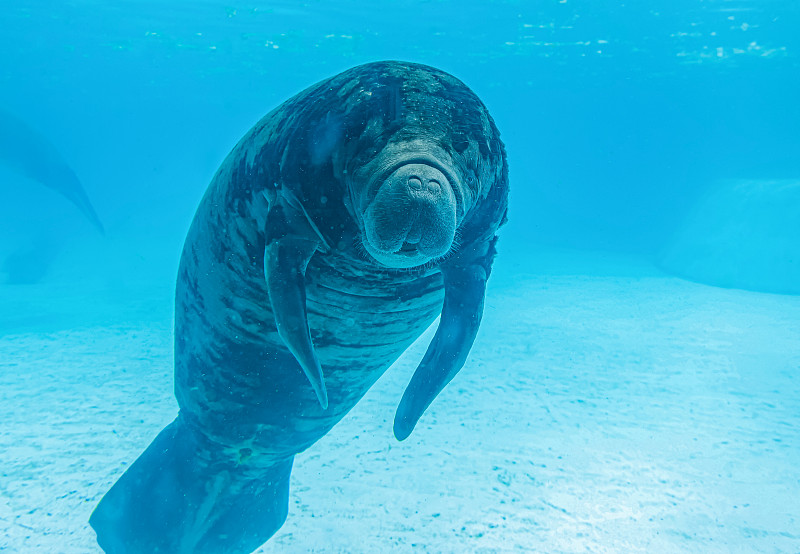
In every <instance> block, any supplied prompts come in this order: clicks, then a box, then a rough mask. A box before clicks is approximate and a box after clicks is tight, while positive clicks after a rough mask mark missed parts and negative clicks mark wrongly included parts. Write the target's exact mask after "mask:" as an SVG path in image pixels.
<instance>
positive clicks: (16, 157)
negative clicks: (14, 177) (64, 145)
mask: <svg viewBox="0 0 800 554" xmlns="http://www.w3.org/2000/svg"><path fill="white" fill-rule="evenodd" d="M0 163H3V164H4V165H7V166H8V167H10V168H12V169H14V170H16V171H19V172H20V173H22V174H24V175H25V176H27V177H29V178H30V179H33V180H34V181H38V182H39V183H41V184H43V185H44V186H46V187H48V188H51V189H53V190H55V191H57V192H59V193H60V194H62V195H64V197H65V198H67V199H68V200H69V201H70V202H72V203H73V204H74V205H75V206H76V207H77V208H78V209H79V210H80V211H81V213H82V214H83V215H84V217H86V219H88V220H89V222H91V224H92V225H94V227H95V228H96V229H97V230H98V231H100V232H101V233H104V230H103V224H102V223H101V222H100V218H98V217H97V213H96V212H95V211H94V208H93V207H92V204H91V202H89V197H88V196H87V195H86V192H85V191H84V190H83V186H82V185H81V182H80V181H79V180H78V177H77V176H76V175H75V172H73V171H72V168H70V167H69V165H67V162H65V161H64V159H63V158H62V157H61V154H59V153H58V150H56V148H55V146H53V145H52V144H51V143H50V141H48V140H47V139H46V138H45V137H44V136H42V135H41V134H39V133H37V132H36V131H34V130H33V129H31V128H30V127H29V126H28V125H26V124H25V123H23V122H22V121H20V120H19V119H17V118H16V117H14V116H12V115H11V114H9V113H6V112H3V111H0Z"/></svg>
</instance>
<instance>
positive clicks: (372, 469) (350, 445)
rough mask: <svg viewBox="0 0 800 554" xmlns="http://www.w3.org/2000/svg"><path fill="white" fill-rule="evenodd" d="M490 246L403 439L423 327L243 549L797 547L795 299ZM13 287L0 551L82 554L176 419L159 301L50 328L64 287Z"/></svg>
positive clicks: (3, 349)
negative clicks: (399, 427)
mask: <svg viewBox="0 0 800 554" xmlns="http://www.w3.org/2000/svg"><path fill="white" fill-rule="evenodd" d="M501 254H502V252H501ZM512 258H514V257H513V256H512V257H509V258H507V259H506V261H504V262H501V265H500V266H498V268H497V269H496V276H495V278H494V281H493V283H492V286H491V287H490V288H491V290H490V295H491V296H490V298H489V300H488V302H487V308H486V315H485V318H484V325H483V328H482V330H481V333H480V335H479V338H478V342H477V344H476V346H475V348H474V350H473V353H472V355H471V357H470V359H469V361H468V364H467V367H465V369H464V370H463V371H462V372H461V374H460V375H459V376H458V377H457V378H456V380H455V381H454V382H453V383H452V384H451V385H450V386H449V387H448V388H447V389H446V390H445V391H444V392H443V393H442V395H440V397H439V398H438V399H437V400H436V402H435V403H434V405H433V406H432V408H431V409H430V411H429V412H428V413H427V414H426V415H425V416H424V418H423V419H422V421H421V422H420V424H419V426H418V427H417V429H416V430H415V432H414V434H413V435H412V436H411V438H409V439H408V440H407V441H406V442H404V443H398V442H397V441H395V439H394V438H393V436H392V432H391V422H392V418H393V416H394V410H395V407H396V405H397V402H398V400H399V398H400V396H401V394H402V391H403V388H404V387H405V384H406V383H407V381H408V379H409V377H410V374H411V373H412V372H413V370H414V367H415V365H416V362H417V361H418V360H419V358H420V357H421V355H422V353H423V351H424V348H425V346H426V344H427V340H429V338H430V332H429V333H428V335H427V336H426V337H423V339H422V340H420V341H418V342H417V343H416V344H415V345H414V346H413V347H412V348H411V349H410V350H409V352H408V353H407V354H406V355H405V356H404V357H403V358H402V359H401V360H400V361H398V363H397V364H396V365H395V366H394V367H393V368H392V369H391V370H390V371H389V372H388V373H387V374H386V376H385V377H384V378H383V379H382V380H381V381H379V383H378V384H377V385H376V386H375V387H374V388H373V390H372V391H370V393H369V394H368V395H367V396H366V397H365V398H364V400H363V401H362V402H361V403H360V404H359V405H358V406H357V407H356V408H355V409H354V410H353V412H352V413H351V414H350V415H349V416H348V417H347V418H346V419H345V420H344V421H342V423H341V424H340V425H339V426H337V427H336V428H335V429H334V431H333V432H331V433H330V434H329V435H328V436H327V437H325V438H324V439H323V440H321V441H320V442H319V443H317V444H316V445H314V446H313V447H312V448H311V449H310V450H309V451H307V452H305V453H303V454H301V455H300V456H298V458H297V461H296V463H295V468H294V471H293V474H292V493H291V505H290V515H289V520H288V521H287V523H286V525H285V526H284V527H283V528H282V529H281V530H280V531H279V532H278V533H277V534H276V535H275V536H274V537H273V538H272V539H271V541H270V542H269V543H268V545H267V546H265V547H263V548H262V549H261V550H259V552H287V551H288V552H306V551H308V552H389V551H395V552H410V551H412V550H415V551H427V552H454V553H455V552H510V551H519V552H524V551H541V552H587V551H591V552H681V551H693V552H756V551H757V552H798V551H800V297H792V296H778V295H769V294H761V293H752V292H745V291H739V290H725V289H718V288H713V287H707V286H703V285H697V284H693V283H689V282H686V281H681V280H678V279H674V278H670V277H666V276H663V275H661V274H659V273H657V272H656V271H655V270H652V269H650V268H649V267H648V266H644V265H639V264H635V263H634V264H631V263H628V262H625V261H622V262H620V261H618V260H613V259H610V260H608V259H606V260H603V259H602V258H598V257H597V256H593V257H587V258H585V259H583V260H578V261H577V262H576V261H575V260H574V259H572V257H571V256H570V255H561V256H555V257H552V256H551V257H549V258H548V259H547V261H543V262H541V263H540V266H539V267H532V268H530V267H529V268H522V267H521V266H519V264H518V263H515V262H514V261H513V260H512ZM516 259H517V260H518V259H520V258H519V257H516ZM502 264H505V265H502ZM523 270H524V271H526V273H525V274H524V275H522V274H521V272H522V271H523ZM20 290H21V289H20V288H19V287H17V288H11V287H4V288H2V289H0V317H2V319H3V321H0V330H2V331H3V332H4V333H5V334H4V335H2V336H0V417H1V418H2V420H1V423H0V425H1V426H0V550H7V551H9V552H24V553H28V552H48V553H50V552H62V553H72V552H75V553H87V552H95V551H98V550H99V549H98V548H97V546H96V544H95V543H94V534H93V532H92V531H91V529H90V528H89V527H88V525H87V519H88V517H89V514H90V512H91V510H92V509H93V507H94V505H95V504H96V502H97V501H98V500H99V499H100V497H101V496H102V495H103V494H104V492H105V491H106V490H107V489H108V487H109V486H110V485H111V484H112V482H113V481H114V480H115V479H116V478H117V477H118V476H119V474H120V473H121V472H122V471H123V470H124V469H125V467H126V464H128V463H130V462H132V461H133V459H134V458H135V457H136V456H137V455H138V454H139V452H140V451H141V450H142V449H144V447H145V446H146V445H147V444H148V443H149V441H150V440H151V439H152V438H153V437H154V436H155V435H156V434H157V433H158V431H159V430H160V429H161V427H162V426H163V425H165V424H166V423H168V422H169V421H170V420H171V419H172V418H173V417H174V415H175V413H176V410H177V407H176V404H175V401H174V399H173V397H172V383H171V354H172V336H171V335H172V332H171V322H170V318H169V310H168V308H169V305H168V303H169V302H170V299H169V298H168V295H167V294H166V293H165V292H164V289H163V287H162V288H159V289H158V291H157V292H154V293H153V294H152V295H151V296H150V297H147V295H144V293H142V294H141V295H139V296H136V295H133V296H131V295H129V296H128V297H127V301H130V300H132V299H135V300H136V303H137V305H138V306H140V307H141V306H144V307H143V308H141V309H139V308H136V309H133V308H132V309H129V310H128V311H125V310H124V309H122V308H121V307H119V306H122V305H123V304H125V303H126V299H117V300H116V302H117V308H114V306H115V304H114V302H111V301H110V300H109V301H107V302H104V304H105V306H106V308H105V311H104V312H103V313H104V314H105V315H103V317H95V318H94V319H92V318H90V319H88V320H87V321H88V322H89V324H88V325H86V326H83V327H81V326H71V327H69V330H58V327H59V325H58V322H62V324H63V322H64V321H69V318H63V317H62V318H61V319H59V318H58V317H55V318H50V319H48V318H46V317H45V316H46V315H47V314H48V313H56V314H61V315H62V316H63V315H64V312H65V311H66V312H68V311H69V310H68V309H67V307H68V305H69V301H70V299H69V298H66V299H65V297H64V295H63V294H59V295H55V294H53V295H51V296H48V293H47V291H46V290H45V286H44V285H43V286H42V287H41V289H36V288H30V287H29V288H26V289H25V290H26V291H27V292H23V293H20ZM21 294H22V296H20V295H21ZM26 295H27V300H28V302H27V303H26V299H25V296H26ZM142 295H144V296H145V298H144V299H143V298H142ZM56 296H57V297H58V298H59V299H60V301H59V302H60V303H59V302H56V301H55V300H53V302H54V303H48V302H41V303H40V304H37V303H35V302H33V301H32V300H31V299H47V298H52V299H55V298H56ZM101 297H102V295H101ZM148 298H149V299H150V300H151V301H152V305H151V306H149V307H148V306H147V300H148ZM72 300H73V301H74V300H76V299H75V298H73V299H72ZM165 303H167V306H166V308H165V306H164V304H165ZM112 308H114V309H112ZM115 309H119V311H120V313H121V314H123V315H124V316H127V318H122V319H120V321H119V322H118V323H116V324H112V323H111V322H110V321H109V320H110V319H111V317H112V316H113V313H114V311H115ZM19 310H29V311H31V312H36V311H37V310H38V311H39V312H41V314H44V315H41V314H40V317H39V318H38V319H37V317H36V314H35V313H27V314H20V313H19ZM48 310H50V312H48ZM12 312H13V313H12ZM134 316H135V317H134ZM20 321H23V322H25V321H27V322H29V324H28V325H27V326H25V325H20V329H24V331H22V332H17V333H10V329H9V326H13V325H12V324H13V323H14V322H17V323H19V322H20ZM37 321H38V322H43V323H42V326H43V328H44V331H39V330H36V328H35V327H36V326H35V325H34V323H35V322H37ZM47 321H50V323H51V326H52V328H48V327H47V325H46V322H47ZM30 322H34V323H30ZM2 323H5V325H2ZM62 328H63V327H62Z"/></svg>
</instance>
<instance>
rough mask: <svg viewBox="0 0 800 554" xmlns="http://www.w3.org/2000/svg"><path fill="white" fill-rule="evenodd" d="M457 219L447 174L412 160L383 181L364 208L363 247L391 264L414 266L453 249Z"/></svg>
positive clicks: (399, 266) (382, 261) (387, 264)
mask: <svg viewBox="0 0 800 554" xmlns="http://www.w3.org/2000/svg"><path fill="white" fill-rule="evenodd" d="M456 224H457V222H456V199H455V195H454V193H453V188H452V185H451V183H450V182H449V180H448V179H447V177H446V176H445V175H444V174H443V173H442V172H441V171H440V170H439V169H437V168H435V167H433V166H431V165H427V164H423V163H409V164H405V165H402V166H400V167H399V168H397V169H396V170H395V171H394V172H393V173H392V174H391V175H389V177H388V178H386V180H385V181H384V182H383V183H381V185H380V186H379V187H378V189H377V191H376V192H375V197H374V198H373V199H372V201H371V202H370V203H369V205H368V207H367V209H366V211H365V212H364V235H365V237H364V239H365V240H364V247H365V248H366V250H367V252H369V254H370V255H371V256H372V257H373V258H375V259H376V260H377V261H378V262H380V263H382V264H383V265H386V266H388V267H397V268H403V267H415V266H418V265H423V264H425V263H427V262H429V261H430V260H432V259H435V258H438V257H440V256H443V255H445V254H446V253H447V252H448V251H449V250H450V248H451V246H452V244H453V239H454V238H455V231H456V226H457V225H456Z"/></svg>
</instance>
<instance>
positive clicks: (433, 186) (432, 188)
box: [428, 179, 442, 194]
mask: <svg viewBox="0 0 800 554" xmlns="http://www.w3.org/2000/svg"><path fill="white" fill-rule="evenodd" d="M441 190H442V185H441V183H439V181H437V180H436V179H431V180H430V181H428V192H430V193H431V194H437V193H438V192H439V191H441Z"/></svg>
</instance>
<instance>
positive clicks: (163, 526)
mask: <svg viewBox="0 0 800 554" xmlns="http://www.w3.org/2000/svg"><path fill="white" fill-rule="evenodd" d="M201 442H202V441H201V439H199V438H198V437H197V436H196V435H195V434H194V433H193V431H192V430H191V428H190V426H189V425H187V424H186V423H185V422H184V421H183V420H182V418H181V417H180V416H179V417H178V418H177V419H176V420H175V421H173V422H172V423H171V424H170V425H168V426H167V427H166V428H164V430H163V431H161V433H160V434H159V435H158V437H156V439H155V440H154V441H153V442H152V443H151V444H150V446H149V447H148V448H147V450H145V451H144V453H143V454H142V455H141V456H140V457H139V459H137V460H136V461H135V462H134V463H133V465H132V466H131V467H130V468H128V470H127V471H126V472H125V474H124V475H122V477H120V479H119V480H118V481H117V482H116V484H115V485H114V486H113V487H112V488H111V490H110V491H108V493H107V494H106V495H105V496H104V497H103V499H102V500H101V501H100V504H98V505H97V508H95V510H94V513H92V516H91V518H90V519H89V523H90V524H91V526H92V527H93V528H94V530H95V532H96V533H97V542H98V543H99V544H100V546H101V547H102V548H103V550H104V551H105V552H107V553H109V554H119V553H125V554H145V553H146V554H155V553H169V554H219V553H222V552H224V553H226V554H237V553H243V554H246V553H249V552H252V551H253V550H255V549H256V548H258V547H259V546H260V545H261V544H263V543H264V542H265V541H266V540H267V539H269V537H271V536H272V535H273V533H275V531H277V530H278V529H279V528H280V527H281V525H283V522H284V521H285V520H286V514H287V511H288V503H289V474H290V473H291V470H292V461H293V458H289V459H288V460H285V461H283V462H279V463H277V464H276V465H274V466H272V467H271V468H268V469H265V470H264V472H263V474H262V475H261V476H260V477H259V478H254V477H253V476H252V475H245V473H244V471H243V470H242V469H241V467H239V466H238V465H237V464H234V463H231V462H229V461H227V460H222V459H220V460H214V459H213V457H214V456H213V452H211V451H209V450H208V449H206V448H204V447H201V446H200V445H201ZM199 452H203V455H198V454H199ZM209 455H210V456H209ZM219 457H220V458H222V456H219ZM209 458H211V459H209Z"/></svg>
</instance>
